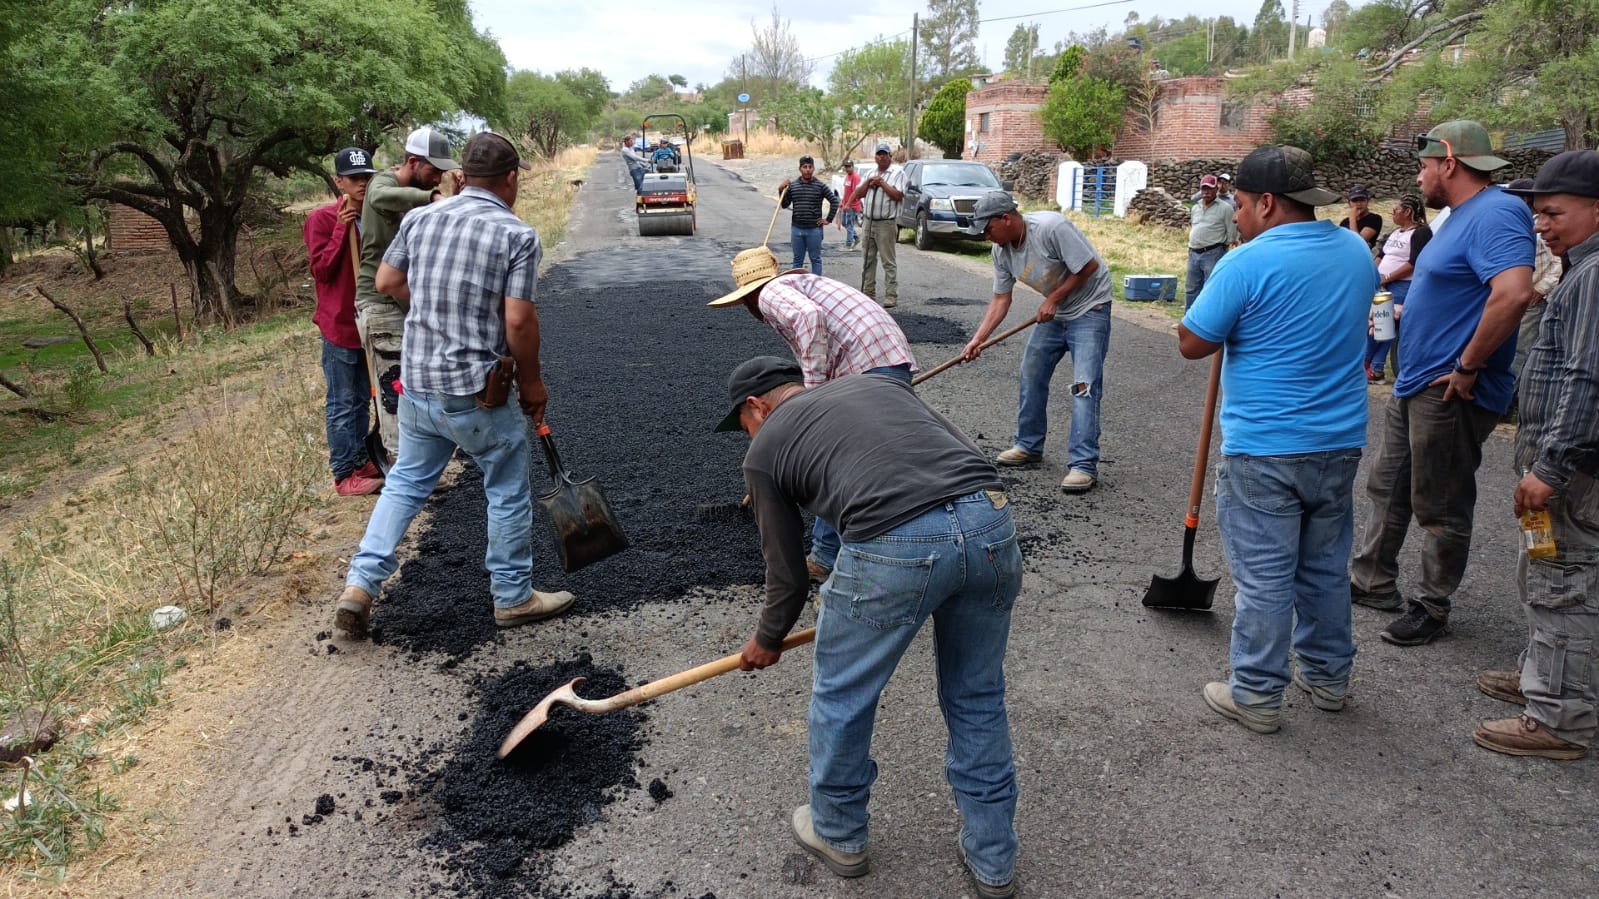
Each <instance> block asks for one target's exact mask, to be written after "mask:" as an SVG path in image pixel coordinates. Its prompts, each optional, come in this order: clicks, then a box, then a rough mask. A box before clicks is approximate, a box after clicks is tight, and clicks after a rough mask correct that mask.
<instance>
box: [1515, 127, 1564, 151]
mask: <svg viewBox="0 0 1599 899" xmlns="http://www.w3.org/2000/svg"><path fill="white" fill-rule="evenodd" d="M1565 148H1566V132H1565V131H1564V130H1562V129H1560V128H1547V129H1545V130H1543V131H1534V132H1532V133H1531V134H1507V135H1505V149H1506V150H1548V151H1549V152H1550V153H1559V152H1560V151H1561V150H1564V149H1565Z"/></svg>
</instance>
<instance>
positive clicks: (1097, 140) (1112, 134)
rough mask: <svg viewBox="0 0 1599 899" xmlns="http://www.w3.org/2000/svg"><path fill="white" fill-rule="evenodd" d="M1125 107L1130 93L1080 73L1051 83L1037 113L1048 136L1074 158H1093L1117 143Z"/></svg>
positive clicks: (1112, 84) (1115, 85)
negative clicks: (1067, 79)
mask: <svg viewBox="0 0 1599 899" xmlns="http://www.w3.org/2000/svg"><path fill="white" fill-rule="evenodd" d="M1126 107H1127V96H1126V94H1125V92H1124V91H1123V90H1122V88H1121V86H1120V85H1118V84H1114V83H1112V82H1110V81H1106V80H1104V79H1102V78H1091V77H1084V76H1079V77H1077V78H1073V79H1072V80H1071V81H1061V82H1056V83H1055V84H1052V85H1050V88H1049V93H1048V95H1046V97H1045V99H1044V105H1043V107H1042V108H1041V109H1040V110H1039V111H1038V115H1039V118H1040V119H1041V120H1042V121H1043V125H1044V136H1045V137H1048V138H1049V139H1051V140H1053V141H1055V142H1056V143H1058V144H1060V146H1061V149H1063V150H1065V151H1066V152H1067V153H1069V154H1071V156H1072V157H1073V158H1074V159H1093V158H1094V157H1096V156H1100V155H1102V154H1103V153H1104V152H1105V151H1107V150H1109V149H1110V147H1111V145H1112V144H1114V143H1115V142H1116V132H1117V131H1118V130H1119V129H1120V128H1121V123H1122V114H1123V111H1124V110H1125V109H1126Z"/></svg>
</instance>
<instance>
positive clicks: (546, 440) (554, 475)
mask: <svg viewBox="0 0 1599 899" xmlns="http://www.w3.org/2000/svg"><path fill="white" fill-rule="evenodd" d="M535 433H537V434H538V435H539V444H540V445H541V446H543V447H544V461H545V462H548V463H549V465H550V478H551V479H552V480H555V481H560V482H562V483H568V482H570V481H571V480H572V477H571V475H568V474H567V473H566V469H565V468H563V467H561V455H560V453H557V452H556V451H555V439H554V438H553V437H551V436H550V426H549V425H547V424H540V425H539V426H538V429H537V430H536V431H535Z"/></svg>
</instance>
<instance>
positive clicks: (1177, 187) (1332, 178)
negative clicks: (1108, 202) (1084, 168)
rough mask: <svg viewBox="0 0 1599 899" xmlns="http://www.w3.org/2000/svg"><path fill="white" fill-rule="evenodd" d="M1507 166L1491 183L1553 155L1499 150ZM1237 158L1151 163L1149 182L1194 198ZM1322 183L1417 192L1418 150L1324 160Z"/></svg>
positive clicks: (1522, 174)
mask: <svg viewBox="0 0 1599 899" xmlns="http://www.w3.org/2000/svg"><path fill="white" fill-rule="evenodd" d="M1498 155H1499V156H1500V157H1502V158H1504V159H1506V160H1508V161H1509V162H1510V165H1508V166H1506V167H1504V168H1502V169H1500V170H1499V171H1497V172H1495V173H1494V181H1495V183H1498V184H1504V183H1505V182H1507V181H1511V180H1514V179H1516V178H1531V177H1533V176H1534V175H1536V174H1537V173H1538V167H1539V166H1541V165H1543V164H1544V161H1545V160H1547V159H1548V158H1549V157H1550V156H1552V155H1554V154H1552V153H1549V152H1548V151H1546V150H1506V151H1504V152H1501V153H1499V154H1498ZM1237 169H1238V161H1237V160H1231V159H1190V160H1186V161H1184V162H1152V163H1150V164H1149V186H1150V187H1161V188H1165V189H1166V191H1167V192H1168V193H1170V194H1172V195H1173V196H1176V197H1189V196H1192V195H1193V193H1194V191H1196V190H1198V189H1199V179H1200V178H1202V177H1204V176H1205V175H1216V174H1220V173H1222V172H1235V171H1237ZM1316 176H1317V178H1318V180H1319V181H1320V182H1321V186H1323V187H1325V188H1328V189H1329V190H1335V191H1338V192H1339V193H1342V192H1344V191H1347V190H1348V189H1349V188H1351V187H1353V186H1354V185H1356V184H1364V185H1366V187H1367V188H1368V189H1370V190H1371V193H1372V195H1373V196H1376V197H1384V198H1387V197H1399V196H1402V195H1404V194H1409V193H1415V192H1416V153H1415V151H1414V150H1409V149H1406V150H1394V149H1388V148H1381V149H1376V150H1373V151H1372V152H1371V153H1369V154H1366V155H1364V156H1359V157H1347V158H1341V159H1329V160H1324V161H1322V162H1320V163H1317V165H1316Z"/></svg>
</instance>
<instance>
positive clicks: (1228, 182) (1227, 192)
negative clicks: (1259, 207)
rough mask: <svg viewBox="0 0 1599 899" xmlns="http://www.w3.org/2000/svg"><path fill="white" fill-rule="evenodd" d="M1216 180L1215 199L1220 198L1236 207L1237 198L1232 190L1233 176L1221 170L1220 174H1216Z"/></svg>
mask: <svg viewBox="0 0 1599 899" xmlns="http://www.w3.org/2000/svg"><path fill="white" fill-rule="evenodd" d="M1216 182H1217V184H1216V199H1218V200H1221V201H1222V202H1223V203H1226V204H1227V205H1229V206H1232V207H1234V208H1237V206H1238V198H1237V197H1236V196H1235V195H1234V191H1233V176H1232V175H1230V174H1228V173H1226V172H1222V173H1221V174H1220V175H1217V176H1216Z"/></svg>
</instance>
